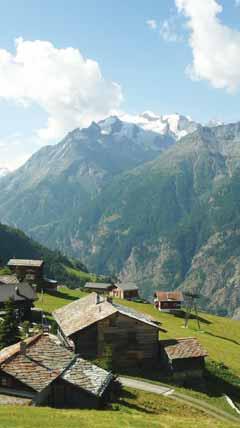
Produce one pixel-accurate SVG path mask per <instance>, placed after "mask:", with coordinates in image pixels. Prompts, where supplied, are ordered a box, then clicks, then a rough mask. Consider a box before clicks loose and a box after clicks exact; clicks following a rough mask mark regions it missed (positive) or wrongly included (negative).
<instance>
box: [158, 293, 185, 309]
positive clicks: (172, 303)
mask: <svg viewBox="0 0 240 428" xmlns="http://www.w3.org/2000/svg"><path fill="white" fill-rule="evenodd" d="M183 301H184V298H183V294H182V292H181V291H178V290H176V291H156V292H155V293H154V305H155V307H156V308H157V309H158V310H159V311H179V310H181V309H182V304H183Z"/></svg>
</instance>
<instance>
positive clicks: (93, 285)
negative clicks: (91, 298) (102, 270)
mask: <svg viewBox="0 0 240 428" xmlns="http://www.w3.org/2000/svg"><path fill="white" fill-rule="evenodd" d="M114 288H115V285H113V284H111V283H103V282H86V284H85V285H84V290H86V291H89V292H91V293H92V292H93V291H95V292H96V293H98V294H107V295H109V294H110V293H111V291H112V290H113V289H114Z"/></svg>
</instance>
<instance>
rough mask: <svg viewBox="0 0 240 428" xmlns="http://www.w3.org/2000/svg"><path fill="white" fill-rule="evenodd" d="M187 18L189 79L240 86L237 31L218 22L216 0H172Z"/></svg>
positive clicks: (233, 87) (230, 87)
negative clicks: (191, 59) (189, 49)
mask: <svg viewBox="0 0 240 428" xmlns="http://www.w3.org/2000/svg"><path fill="white" fill-rule="evenodd" d="M175 3H176V6H177V8H178V11H179V12H180V13H183V14H184V15H185V16H186V17H187V19H188V27H189V29H190V39H189V44H190V46H191V48H192V53H193V62H192V64H191V65H189V66H188V68H187V72H188V75H189V76H190V77H191V79H195V80H207V81H209V82H210V83H211V84H212V86H213V87H215V88H222V89H226V90H227V91H229V92H234V91H236V90H237V89H238V87H239V86H240V32H239V31H237V30H235V29H232V28H230V27H228V26H226V25H224V24H222V22H221V21H220V19H219V17H218V15H219V14H220V13H221V12H222V6H221V5H220V4H219V3H218V2H217V1H216V0H201V1H196V0H175Z"/></svg>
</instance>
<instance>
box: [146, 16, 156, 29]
mask: <svg viewBox="0 0 240 428" xmlns="http://www.w3.org/2000/svg"><path fill="white" fill-rule="evenodd" d="M146 24H147V26H148V27H149V28H150V29H151V30H156V29H157V22H156V21H155V19H148V20H147V21H146Z"/></svg>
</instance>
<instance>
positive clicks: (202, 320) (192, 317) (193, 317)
mask: <svg viewBox="0 0 240 428" xmlns="http://www.w3.org/2000/svg"><path fill="white" fill-rule="evenodd" d="M171 314H172V315H173V316H174V317H176V318H182V319H185V316H186V312H185V311H175V312H171ZM188 319H189V320H196V321H197V320H198V321H199V322H200V323H202V324H207V325H209V324H212V322H211V321H209V320H207V319H205V318H203V317H200V316H199V315H194V314H192V313H191V314H190V316H189V318H188Z"/></svg>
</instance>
